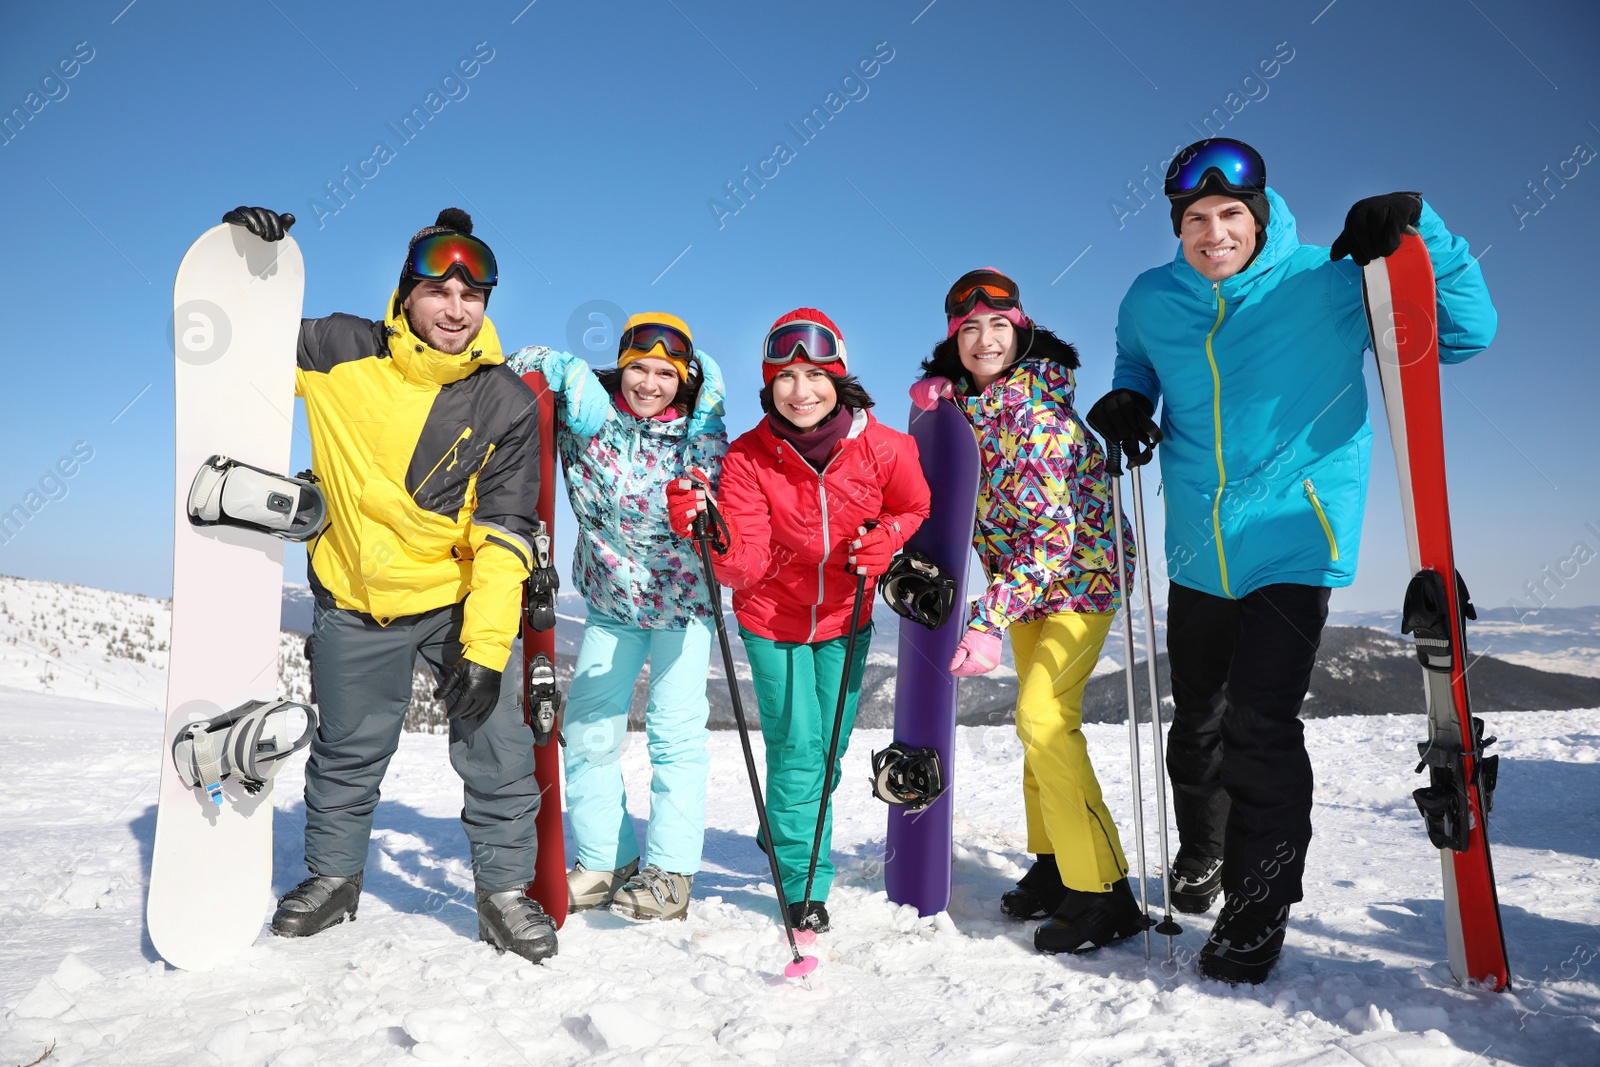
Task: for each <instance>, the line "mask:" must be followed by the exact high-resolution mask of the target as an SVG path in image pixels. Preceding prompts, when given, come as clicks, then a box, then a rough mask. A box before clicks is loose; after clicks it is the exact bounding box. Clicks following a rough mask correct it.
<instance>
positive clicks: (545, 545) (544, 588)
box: [527, 522, 561, 686]
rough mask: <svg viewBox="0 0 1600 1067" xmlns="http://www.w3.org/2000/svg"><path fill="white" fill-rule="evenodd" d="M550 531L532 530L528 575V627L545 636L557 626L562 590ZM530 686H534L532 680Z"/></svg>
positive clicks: (542, 528)
mask: <svg viewBox="0 0 1600 1067" xmlns="http://www.w3.org/2000/svg"><path fill="white" fill-rule="evenodd" d="M550 547H551V546H550V528H549V527H548V526H546V525H545V524H544V523H542V522H541V523H539V524H538V525H536V526H535V527H534V529H533V570H532V572H531V573H530V574H529V575H528V582H527V586H528V626H529V627H530V628H531V629H533V630H535V631H537V632H539V633H543V632H544V631H546V630H549V629H551V628H552V627H554V626H555V624H556V594H557V593H558V592H560V590H561V573H560V572H559V571H557V570H556V568H555V565H554V564H553V563H552V562H551V561H550ZM528 684H529V685H530V686H532V684H533V681H532V678H531V677H530V679H529V682H528Z"/></svg>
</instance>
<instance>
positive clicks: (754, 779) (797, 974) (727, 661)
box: [694, 501, 877, 978]
mask: <svg viewBox="0 0 1600 1067" xmlns="http://www.w3.org/2000/svg"><path fill="white" fill-rule="evenodd" d="M708 503H709V501H708ZM722 522H723V520H722V517H721V516H720V515H716V516H715V517H712V515H711V514H710V513H707V512H702V513H701V514H700V515H697V516H696V517H695V520H694V539H695V543H696V545H697V546H698V550H699V555H700V568H701V570H702V571H703V572H704V574H705V581H706V590H707V592H708V593H709V594H710V597H711V613H712V617H713V618H714V619H715V620H716V628H717V642H718V644H719V645H720V646H721V648H722V666H723V673H724V674H725V675H726V676H727V679H728V695H729V697H730V699H731V700H732V702H733V718H734V722H735V723H736V724H737V725H738V727H739V744H740V747H742V748H743V749H744V767H745V773H746V774H747V776H748V777H749V779H750V795H751V796H752V797H753V798H754V800H755V804H756V822H757V824H758V825H759V826H760V828H761V843H762V846H763V850H764V851H765V852H766V854H767V865H768V867H770V869H771V871H772V884H773V886H774V887H775V888H776V889H777V894H778V917H779V918H780V919H781V920H782V921H783V932H784V936H785V937H786V938H787V939H788V941H789V952H790V954H791V956H792V959H791V960H790V962H789V963H788V964H787V965H786V966H785V967H784V969H783V973H784V975H785V976H786V977H789V978H802V977H804V976H805V975H808V974H810V973H811V972H812V971H814V970H816V969H817V963H818V961H817V958H816V957H815V956H806V955H802V954H801V952H800V946H799V943H798V941H797V940H796V939H795V932H794V923H793V922H792V921H791V920H790V918H789V901H788V898H787V897H786V896H785V894H784V892H783V873H782V871H780V870H779V869H778V853H777V850H776V846H775V845H774V844H773V842H772V825H771V823H770V822H768V820H767V805H766V801H765V800H764V799H763V798H762V796H761V779H760V777H759V776H758V775H757V772H756V758H755V752H754V751H753V750H752V748H751V746H750V728H749V724H748V723H747V722H746V720H745V717H744V701H743V699H741V698H740V696H739V679H738V676H737V675H736V674H735V672H734V667H733V647H732V645H731V644H729V642H728V627H727V624H726V623H724V622H723V620H722V587H721V585H720V583H718V581H717V577H716V573H715V569H714V567H713V566H712V562H711V536H712V526H713V525H714V524H721V523H722ZM867 525H868V528H869V529H870V528H871V527H873V526H876V525H877V523H876V522H872V523H868V524H867ZM866 592H867V576H866V575H865V574H858V575H856V591H855V597H854V598H853V600H852V603H851V607H850V636H849V638H848V639H847V640H846V641H845V653H844V669H843V671H842V672H841V674H840V676H839V701H838V704H837V705H836V706H835V708H834V712H833V736H832V738H831V739H830V740H829V742H828V759H827V762H826V763H825V764H824V765H823V769H822V796H821V798H820V799H819V801H818V805H817V827H816V832H815V834H814V835H813V837H812V842H811V863H810V865H809V867H808V868H807V870H806V891H805V898H804V901H803V903H802V907H801V911H800V914H801V916H802V917H804V916H805V914H806V913H807V912H808V911H809V910H810V907H811V889H812V886H813V885H814V884H815V882H816V877H817V856H818V853H819V852H820V850H821V847H822V829H823V825H824V824H825V822H826V821H827V816H828V800H829V792H830V790H829V788H828V787H829V785H830V784H832V778H833V761H834V760H835V759H837V758H838V755H839V736H840V734H841V733H843V730H844V708H845V701H846V698H847V697H848V695H849V678H850V665H851V664H852V663H853V662H854V661H855V654H856V635H857V632H858V631H857V628H856V622H857V620H858V619H859V618H860V617H861V603H862V601H863V600H865V599H866Z"/></svg>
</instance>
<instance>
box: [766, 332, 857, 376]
mask: <svg viewBox="0 0 1600 1067" xmlns="http://www.w3.org/2000/svg"><path fill="white" fill-rule="evenodd" d="M843 358H844V344H843V343H842V342H840V340H839V338H838V337H837V336H835V334H834V332H833V331H832V330H830V329H828V328H827V327H826V326H823V325H821V324H819V323H815V322H786V323H784V324H783V325H782V326H779V327H778V328H777V329H776V330H773V331H772V332H771V333H769V334H767V343H766V344H765V345H764V346H762V350H761V360H762V362H764V363H770V364H773V365H775V366H782V365H783V364H785V363H793V362H794V361H795V360H797V359H803V360H805V361H806V362H807V363H837V362H839V361H840V360H842V359H843Z"/></svg>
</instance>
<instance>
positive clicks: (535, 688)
mask: <svg viewBox="0 0 1600 1067" xmlns="http://www.w3.org/2000/svg"><path fill="white" fill-rule="evenodd" d="M527 696H528V703H527V719H528V725H529V726H531V727H533V743H534V744H535V745H538V746H539V747H540V748H543V747H544V746H545V745H547V744H549V743H550V738H551V737H559V736H560V732H561V709H562V707H563V706H564V705H565V704H566V698H565V697H563V696H562V695H561V688H560V687H559V686H558V685H556V668H555V665H554V664H553V663H551V662H550V657H549V656H547V655H545V654H544V653H543V652H541V653H539V654H538V655H536V656H534V657H533V659H531V660H529V661H528V694H527ZM561 743H562V744H566V739H565V738H562V739H561Z"/></svg>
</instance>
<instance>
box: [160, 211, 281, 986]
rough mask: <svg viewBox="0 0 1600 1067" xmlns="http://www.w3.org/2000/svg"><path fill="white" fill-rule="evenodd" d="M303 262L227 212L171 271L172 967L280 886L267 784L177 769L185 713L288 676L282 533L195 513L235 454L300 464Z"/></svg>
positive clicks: (235, 940) (163, 907)
mask: <svg viewBox="0 0 1600 1067" xmlns="http://www.w3.org/2000/svg"><path fill="white" fill-rule="evenodd" d="M304 288H305V267H304V264H303V262H302V260H301V258H300V248H299V246H298V245H296V244H295V243H294V241H293V240H292V239H290V238H284V239H283V240H282V241H277V242H271V243H269V242H267V241H263V240H260V239H259V238H257V237H254V236H252V235H251V234H250V233H249V231H247V230H246V229H245V228H244V227H242V226H231V225H222V226H217V227H214V228H213V229H210V230H208V231H206V233H205V234H204V235H203V236H202V237H201V238H200V239H199V240H198V241H196V242H195V243H194V244H193V245H192V246H190V248H189V251H188V253H187V254H186V255H185V256H184V257H183V263H182V264H181V265H179V267H178V278H177V282H176V283H175V285H174V286H173V307H174V312H173V351H174V354H175V355H176V360H175V378H176V387H177V409H176V420H175V421H176V427H177V434H176V436H177V468H176V482H175V487H176V493H175V497H176V499H175V501H174V507H175V514H174V520H173V531H174V532H173V546H172V547H173V551H172V557H173V563H172V639H171V651H170V654H169V665H168V668H167V717H166V729H165V730H164V731H163V733H162V736H161V752H160V759H161V795H160V801H159V805H160V806H159V808H158V811H157V816H156V839H155V849H154V854H153V856H152V859H151V864H150V897H149V903H148V906H147V910H146V916H147V919H148V921H149V930H150V941H151V943H152V944H154V945H155V948H156V951H157V952H159V953H161V955H162V957H163V958H164V959H166V961H167V962H168V963H170V964H172V965H173V966H175V967H181V968H183V969H185V970H191V971H206V970H210V969H212V968H213V967H216V966H217V965H219V964H222V963H226V962H227V961H228V960H229V959H231V958H233V957H234V956H236V955H238V954H239V953H240V952H241V951H243V950H244V949H245V948H247V947H248V946H249V945H250V944H252V943H253V942H254V941H255V939H256V937H257V935H259V934H260V933H261V926H262V922H263V920H264V919H265V917H266V914H267V911H266V909H267V907H268V905H269V904H270V903H271V902H272V895H271V894H272V798H271V784H270V783H269V784H268V786H267V787H266V788H265V789H263V790H262V791H261V792H259V793H257V794H256V795H254V796H251V795H249V794H248V793H246V792H245V791H244V790H243V789H242V788H241V787H240V786H239V784H238V783H237V782H234V781H225V782H223V783H222V789H223V803H222V805H221V806H220V807H219V806H218V805H216V804H215V803H213V802H212V800H211V799H210V798H209V797H208V796H206V793H205V790H203V789H194V788H190V787H189V786H187V785H185V784H184V783H183V780H182V779H181V778H179V777H178V774H177V771H176V769H175V767H174V765H173V761H172V744H173V741H174V739H175V738H176V736H177V734H178V731H179V730H180V729H181V728H182V727H183V726H184V725H185V724H187V723H190V722H193V721H195V720H197V719H205V718H210V717H212V716H214V715H216V714H218V713H220V712H223V711H228V710H230V709H232V708H234V707H236V706H238V705H239V704H242V703H244V702H245V701H246V700H270V699H274V698H276V697H277V696H279V695H280V694H279V692H278V629H279V612H280V605H281V601H282V597H283V542H282V541H279V540H277V539H276V538H273V537H269V536H267V535H266V534H260V533H253V532H249V531H246V530H241V529H238V528H235V527H226V526H210V527H197V526H193V525H191V524H190V522H189V518H188V514H187V510H186V509H187V504H188V498H189V486H190V484H191V483H192V482H193V480H194V476H195V472H196V471H198V470H199V469H200V465H201V464H202V463H204V462H205V460H206V459H207V458H209V457H210V456H212V455H218V454H220V455H224V456H228V457H229V458H232V459H236V460H239V461H241V462H244V463H249V464H253V465H255V466H257V467H261V468H263V469H265V470H269V471H275V472H278V473H290V472H289V471H288V469H287V468H288V466H289V438H290V431H291V429H292V427H293V419H294V365H295V344H296V340H297V338H298V335H299V328H300V301H301V294H302V291H303V290H304Z"/></svg>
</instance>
